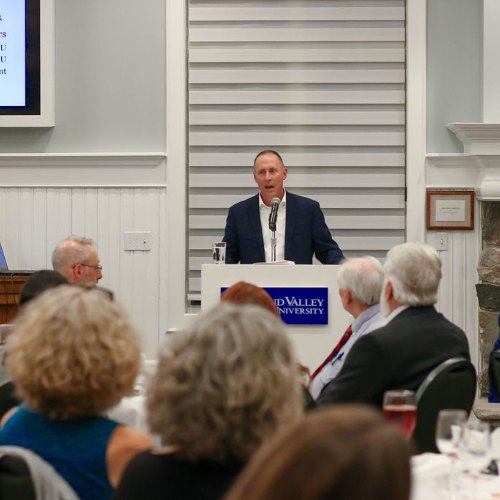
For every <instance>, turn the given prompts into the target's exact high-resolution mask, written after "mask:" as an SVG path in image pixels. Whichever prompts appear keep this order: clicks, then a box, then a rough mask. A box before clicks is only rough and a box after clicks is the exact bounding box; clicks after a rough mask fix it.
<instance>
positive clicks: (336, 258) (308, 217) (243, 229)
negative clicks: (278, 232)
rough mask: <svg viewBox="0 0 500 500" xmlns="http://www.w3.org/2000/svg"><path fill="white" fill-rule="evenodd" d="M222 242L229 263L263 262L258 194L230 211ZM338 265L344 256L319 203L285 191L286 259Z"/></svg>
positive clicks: (296, 261)
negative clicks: (316, 260) (224, 243)
mask: <svg viewBox="0 0 500 500" xmlns="http://www.w3.org/2000/svg"><path fill="white" fill-rule="evenodd" d="M223 241H225V242H226V244H227V248H226V263H227V264H237V263H238V262H240V263H241V264H253V263H254V262H264V261H265V253H264V241H263V239H262V228H261V225H260V210H259V195H258V194H257V195H255V196H252V198H248V199H247V200H243V201H240V202H239V203H236V205H233V206H232V207H231V208H230V209H229V213H228V216H227V221H226V230H225V233H224V239H223ZM314 254H316V258H317V259H318V260H319V261H320V262H322V263H323V264H338V263H339V262H340V261H341V260H342V259H344V255H343V253H342V250H340V248H339V246H338V245H337V243H335V241H333V239H332V236H331V234H330V230H329V229H328V227H327V225H326V223H325V217H324V216H323V212H322V211H321V208H320V206H319V203H318V202H317V201H314V200H311V199H309V198H305V197H304V196H298V195H296V194H292V193H290V192H289V191H287V192H286V228H285V260H292V261H293V262H295V263H296V264H312V257H313V255H314Z"/></svg>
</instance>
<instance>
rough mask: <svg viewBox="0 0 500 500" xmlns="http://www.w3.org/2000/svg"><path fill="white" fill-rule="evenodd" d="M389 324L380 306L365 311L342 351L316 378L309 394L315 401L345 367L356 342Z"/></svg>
mask: <svg viewBox="0 0 500 500" xmlns="http://www.w3.org/2000/svg"><path fill="white" fill-rule="evenodd" d="M386 323H387V318H386V317H384V316H383V315H382V313H381V312H380V305H379V304H375V305H373V306H371V307H369V308H368V309H365V310H364V311H363V312H362V313H361V314H360V315H359V316H358V317H357V318H356V319H355V320H354V322H353V323H352V325H351V328H352V335H351V337H350V338H349V340H348V341H347V342H346V343H345V345H344V346H343V347H342V349H340V351H339V353H338V354H337V356H336V357H335V358H334V359H333V360H332V361H330V363H327V364H326V365H325V366H324V367H323V369H322V370H321V371H320V372H319V373H318V374H317V375H316V377H314V379H313V381H312V382H311V387H310V388H309V392H310V393H311V396H312V397H313V398H314V399H317V397H318V396H319V395H320V393H321V391H322V390H323V387H325V385H327V384H329V383H330V382H331V381H332V380H333V379H334V378H335V377H336V376H337V375H338V374H339V373H340V370H341V369H342V367H343V366H344V361H345V360H346V358H347V354H348V353H349V351H350V350H351V348H352V346H353V345H354V343H355V342H356V340H358V339H360V338H361V337H362V336H363V335H366V334H367V333H370V332H372V331H373V330H377V328H381V327H382V326H384V325H385V324H386Z"/></svg>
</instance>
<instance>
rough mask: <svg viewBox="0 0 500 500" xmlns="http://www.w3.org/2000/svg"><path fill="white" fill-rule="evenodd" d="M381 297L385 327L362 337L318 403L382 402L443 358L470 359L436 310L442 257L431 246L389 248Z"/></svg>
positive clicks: (457, 332) (460, 336)
mask: <svg viewBox="0 0 500 500" xmlns="http://www.w3.org/2000/svg"><path fill="white" fill-rule="evenodd" d="M384 273H385V279H384V286H383V289H382V296H381V300H380V304H381V310H382V313H383V314H384V315H385V316H387V317H388V323H387V325H385V326H383V327H382V328H379V329H378V330H374V331H373V332H372V333H370V335H365V336H364V337H361V338H360V339H359V340H358V341H357V342H356V343H355V344H354V346H353V347H352V349H351V351H350V352H349V354H348V355H347V360H346V361H345V363H344V367H343V368H342V370H341V372H340V373H339V375H338V376H337V378H335V379H334V380H333V381H332V382H331V383H330V384H328V385H326V386H325V387H324V388H323V390H322V392H321V393H320V395H319V397H318V399H317V402H318V404H320V405H326V404H331V403H337V402H351V401H355V402H365V403H372V404H374V405H377V406H382V399H383V396H384V392H385V391H387V390H390V389H410V390H413V391H416V390H417V389H418V388H419V386H420V384H421V383H422V382H423V380H424V379H425V377H426V376H427V375H428V374H429V373H430V372H431V371H432V370H433V369H434V368H436V366H438V365H439V364H440V363H442V362H443V361H445V360H447V359H449V358H454V357H461V358H465V359H470V355H469V345H468V342H467V338H466V336H465V334H464V332H463V331H462V330H461V329H460V328H458V326H456V325H454V324H453V323H451V322H450V321H448V320H447V319H446V318H445V317H444V316H443V315H442V314H440V313H438V312H437V311H436V309H435V308H434V305H433V304H435V303H436V301H437V291H438V286H439V282H440V280H441V261H440V259H439V256H438V254H437V252H436V250H434V248H432V247H431V246H429V245H425V244H422V243H405V244H403V245H398V246H396V247H394V248H392V249H391V250H390V251H389V253H388V254H387V260H386V262H385V264H384Z"/></svg>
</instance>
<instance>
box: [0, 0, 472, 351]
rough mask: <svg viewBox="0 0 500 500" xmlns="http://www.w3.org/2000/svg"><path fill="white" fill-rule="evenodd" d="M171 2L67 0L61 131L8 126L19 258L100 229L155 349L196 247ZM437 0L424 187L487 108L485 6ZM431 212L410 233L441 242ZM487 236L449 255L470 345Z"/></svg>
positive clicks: (8, 217) (445, 306) (455, 310)
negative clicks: (461, 128) (128, 246)
mask: <svg viewBox="0 0 500 500" xmlns="http://www.w3.org/2000/svg"><path fill="white" fill-rule="evenodd" d="M169 2H170V4H171V5H170V6H169V5H168V2H166V1H165V0H140V1H139V0H128V1H127V2H123V1H121V0H108V1H106V2H102V1H98V0H88V1H86V2H78V1H76V0H55V31H56V54H55V62H56V74H55V94H56V97H55V102H56V126H55V127H54V128H52V129H51V128H47V129H34V128H32V129H16V128H4V129H1V130H0V178H1V181H0V241H1V242H2V244H3V246H4V249H5V251H6V253H7V256H8V259H9V264H10V266H11V267H13V268H28V267H33V268H38V267H46V266H50V252H51V250H52V248H53V247H54V245H55V244H56V243H57V241H58V240H60V239H61V238H63V237H65V236H66V235H67V234H69V233H72V232H74V233H80V234H82V233H85V234H86V236H89V237H93V238H95V239H96V240H97V243H98V246H99V253H100V256H101V260H102V261H103V265H104V270H103V274H104V278H103V280H102V282H101V283H102V284H103V285H104V286H108V287H109V288H111V289H113V290H114V291H115V292H116V295H117V298H118V299H119V300H121V301H123V302H124V304H125V306H126V307H127V309H128V310H129V311H130V314H131V316H132V318H133V320H134V321H135V323H136V324H137V325H138V327H139V329H140V332H141V336H142V338H143V341H144V346H145V350H146V352H147V353H148V354H154V352H155V351H156V347H157V344H158V341H159V339H161V337H162V336H163V334H164V332H165V331H166V330H167V329H168V328H170V327H173V326H176V325H177V324H178V323H179V322H180V320H181V319H182V318H181V316H183V315H184V311H183V310H182V305H183V304H184V299H183V298H182V297H181V298H179V297H180V296H182V290H183V283H182V282H181V281H180V280H181V279H182V276H183V275H184V271H183V270H184V269H185V254H184V253H183V252H182V251H178V252H176V254H175V256H174V258H173V259H172V256H171V255H170V257H169V249H168V244H169V241H173V240H174V239H175V240H176V241H178V242H179V244H180V246H181V247H182V245H183V242H185V237H186V236H185V226H184V227H179V225H175V224H172V223H171V215H170V214H171V212H169V210H170V208H171V207H172V208H174V209H175V208H176V209H177V210H179V207H182V208H183V207H184V204H183V199H184V198H183V197H182V196H181V197H177V194H176V192H177V193H184V191H185V188H186V186H185V176H183V175H179V178H180V179H181V183H180V184H179V183H176V184H175V190H173V189H170V187H171V184H169V185H168V186H167V182H168V180H169V179H171V177H169V176H170V173H168V172H169V168H170V172H171V171H174V170H176V171H177V172H178V173H180V169H183V168H184V165H183V164H182V162H179V161H178V158H180V157H181V156H182V154H181V156H174V149H175V148H178V150H179V148H180V149H181V148H183V147H184V143H185V137H184V142H183V141H182V134H185V130H178V131H176V133H177V136H176V137H178V138H180V139H179V140H176V141H175V143H174V141H172V137H173V136H172V135H171V134H172V130H171V129H170V130H167V122H168V123H174V124H175V123H176V122H177V120H178V117H179V116H178V114H177V110H176V111H174V110H173V108H172V106H170V105H169V104H167V103H169V102H171V101H168V99H167V95H168V94H167V92H168V89H169V88H170V89H172V83H175V82H177V81H178V79H179V78H180V75H176V74H175V73H174V74H173V72H171V73H170V75H169V76H167V74H168V67H167V62H166V61H168V60H169V59H167V57H170V56H168V55H167V51H166V39H167V36H168V30H171V34H170V36H172V32H173V31H175V30H179V31H180V30H183V29H185V26H184V25H183V23H184V19H181V18H178V17H175V18H172V17H170V18H169V14H168V13H169V10H168V9H169V8H170V9H174V6H175V5H178V4H180V3H183V0H169ZM413 3H415V0H413ZM417 3H423V2H422V0H417ZM457 4H460V6H458V5H457ZM426 5H427V24H428V31H427V33H426V41H427V48H426V57H427V66H426V75H424V74H421V75H420V77H421V79H423V80H424V91H425V93H426V96H427V106H425V105H424V106H422V110H421V112H422V113H423V116H424V119H423V120H424V121H423V123H424V125H423V130H420V132H421V133H422V134H423V135H424V143H425V145H426V148H424V151H423V154H422V156H421V159H420V160H419V161H420V163H421V165H419V169H420V171H421V174H419V178H420V182H421V183H422V186H423V188H424V189H425V187H426V185H425V153H426V152H456V151H459V150H460V144H459V142H458V141H457V140H456V138H455V137H454V136H453V135H452V134H451V132H449V131H448V130H447V129H446V124H447V123H451V122H452V121H477V120H478V119H479V118H480V113H481V109H480V104H479V101H478V93H480V71H481V68H480V66H481V56H480V48H481V5H482V1H480V0H474V1H470V0H428V1H427V4H426ZM182 10H183V9H182V7H179V9H178V12H181V11H182ZM170 12H171V11H170ZM410 12H411V11H410ZM411 22H412V20H411V19H409V23H411ZM167 28H168V29H167ZM419 29H424V30H425V26H424V27H423V28H419ZM174 34H175V33H174ZM424 35H425V34H424ZM179 36H180V35H179ZM180 39H182V37H181V36H180ZM169 50H170V51H174V52H175V51H176V50H184V49H183V48H182V47H180V48H178V47H175V46H174V47H172V46H170V47H169ZM184 54H185V53H184ZM409 54H410V56H409V57H411V52H410V53H409ZM178 55H179V58H182V54H178ZM444 63H446V64H444ZM424 71H425V70H424ZM453 75H455V78H454V77H453ZM424 76H425V78H424ZM450 89H451V90H450ZM409 98H410V99H411V98H412V96H409ZM424 98H425V95H424ZM424 104H425V101H424ZM180 128H181V129H182V127H180ZM411 141H412V136H408V137H407V142H408V143H410V142H411ZM425 141H426V142H425ZM183 179H184V180H183ZM451 182H452V180H450V187H451ZM443 187H446V186H443ZM174 191H175V192H174ZM419 206H420V207H421V206H422V205H419ZM181 211H182V210H181ZM183 215H184V217H183V220H184V221H185V213H184V214H183ZM424 218H425V209H424V208H419V209H418V210H417V211H416V212H412V213H409V214H408V221H409V224H408V225H409V232H408V234H409V238H410V236H411V237H412V238H413V236H414V235H417V236H418V237H419V238H421V239H427V240H428V241H429V242H430V243H433V238H434V234H433V233H431V232H427V231H425V229H422V230H419V231H417V232H415V231H412V230H411V227H412V225H413V222H412V221H419V222H418V224H420V226H421V227H424V223H423V222H421V221H423V220H424ZM184 223H185V222H184ZM476 227H477V226H476ZM125 230H149V231H151V235H152V251H151V252H135V253H133V254H131V253H130V252H125V251H124V250H123V242H122V237H123V231H125ZM479 241H480V238H479V235H478V233H477V230H476V231H475V232H473V233H467V234H465V233H458V232H457V233H456V234H453V235H451V236H450V240H449V244H450V247H449V250H448V252H443V253H442V254H441V256H442V258H443V262H444V275H443V284H442V287H441V290H440V297H439V307H440V309H441V310H442V311H443V312H444V313H445V315H446V316H447V317H448V318H450V319H451V320H453V321H455V322H456V323H457V324H459V325H460V326H461V327H462V328H464V329H465V330H466V331H467V333H468V335H470V337H469V338H470V340H471V342H472V343H473V342H474V341H475V340H474V339H475V338H476V336H477V304H476V303H475V296H474V295H473V291H472V292H471V289H472V290H473V285H474V283H475V282H476V280H477V275H476V274H475V268H474V266H475V264H474V265H473V264H472V263H470V262H469V260H468V259H469V256H470V255H471V254H472V253H474V252H476V253H477V252H478V245H479ZM170 253H171V252H170ZM465 263H466V264H467V265H466V267H465V268H464V264H465ZM464 269H465V271H464ZM471 293H472V294H471ZM168 302H171V303H175V304H180V305H181V306H180V307H176V308H175V309H176V310H177V312H176V313H175V315H174V314H167V310H166V309H167V308H166V304H167V303H168ZM472 347H473V352H475V351H474V349H475V347H474V345H473V346H472Z"/></svg>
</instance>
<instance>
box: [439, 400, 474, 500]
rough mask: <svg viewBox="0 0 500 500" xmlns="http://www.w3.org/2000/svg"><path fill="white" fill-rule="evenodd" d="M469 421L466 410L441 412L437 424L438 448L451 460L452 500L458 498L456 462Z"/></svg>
mask: <svg viewBox="0 0 500 500" xmlns="http://www.w3.org/2000/svg"><path fill="white" fill-rule="evenodd" d="M466 421H467V412H466V411H465V410H441V411H440V412H439V414H438V419H437V424H436V446H437V448H438V450H439V451H440V452H441V453H443V454H444V455H447V456H448V457H450V459H451V473H450V485H449V486H450V500H456V498H457V474H456V466H455V465H456V461H457V458H458V453H459V446H460V442H461V439H462V433H463V425H464V424H465V422H466Z"/></svg>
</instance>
